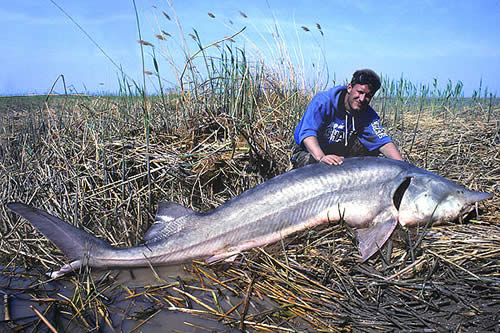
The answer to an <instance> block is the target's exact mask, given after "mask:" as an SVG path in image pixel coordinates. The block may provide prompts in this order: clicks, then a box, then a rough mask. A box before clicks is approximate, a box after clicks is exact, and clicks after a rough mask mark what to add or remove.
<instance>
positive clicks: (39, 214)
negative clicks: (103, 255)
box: [7, 202, 111, 261]
mask: <svg viewBox="0 0 500 333" xmlns="http://www.w3.org/2000/svg"><path fill="white" fill-rule="evenodd" d="M7 208H8V209H10V210H11V211H13V212H15V213H16V214H18V215H20V216H22V217H24V218H25V219H26V220H28V221H29V222H30V223H31V224H32V225H33V226H34V227H35V228H36V229H38V231H40V232H41V233H42V234H43V235H44V236H45V237H47V238H48V239H49V240H50V241H51V242H52V243H54V245H55V246H57V247H58V248H59V249H60V250H61V251H62V252H63V253H64V254H65V255H66V257H68V259H69V260H70V261H80V260H81V259H82V258H84V257H85V256H92V253H93V252H94V251H99V250H104V249H109V248H111V245H110V244H109V243H107V242H105V241H103V240H102V239H99V238H97V237H94V236H92V235H91V234H89V233H87V232H85V231H83V230H81V229H78V228H76V227H74V226H72V225H71V224H69V223H66V222H64V221H63V220H61V219H59V218H57V217H55V216H52V215H50V214H49V213H47V212H45V211H43V210H40V209H37V208H34V207H31V206H29V205H26V204H23V203H19V202H11V203H8V204H7Z"/></svg>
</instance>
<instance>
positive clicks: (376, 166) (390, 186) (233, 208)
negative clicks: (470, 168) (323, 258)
mask: <svg viewBox="0 0 500 333" xmlns="http://www.w3.org/2000/svg"><path fill="white" fill-rule="evenodd" d="M492 196H493V195H492V194H490V193H484V192H476V191H471V190H467V189H465V188H464V187H462V186H459V185H457V184H455V183H453V182H451V181H449V180H447V179H445V178H443V177H441V176H438V175H437V174H435V173H432V172H430V171H426V170H423V169H421V168H418V167H416V166H414V165H412V164H410V163H407V162H402V161H396V160H392V159H387V158H379V157H354V158H346V159H344V163H343V164H342V165H340V166H330V165H326V164H324V163H318V164H313V165H308V166H305V167H303V168H300V169H296V170H292V171H289V172H287V173H284V174H281V175H279V176H276V177H274V178H271V179H270V180H268V181H266V182H264V183H262V184H260V185H257V186H255V187H254V188H251V189H249V190H247V191H245V192H243V193H242V194H240V195H238V196H236V197H234V198H233V199H231V200H229V201H227V202H226V203H225V204H223V205H221V206H219V207H217V208H215V209H213V210H210V211H208V212H203V213H199V212H195V211H193V210H191V209H188V208H185V207H183V206H181V205H179V204H176V203H173V202H160V203H159V206H158V211H157V215H156V218H155V222H154V224H153V225H152V227H151V228H150V229H149V230H148V231H147V232H146V234H145V236H144V239H143V241H142V242H141V244H139V245H138V246H134V247H127V248H115V247H112V246H111V245H110V244H109V243H107V242H106V241H104V240H102V239H99V238H97V237H94V236H92V235H90V234H89V233H87V232H85V231H83V230H80V229H78V228H76V227H74V226H72V225H71V224H68V223H66V222H64V221H62V220H61V219H59V218H57V217H55V216H52V215H50V214H48V213H47V212H44V211H42V210H40V209H37V208H34V207H31V206H28V205H25V204H23V203H15V202H14V203H8V204H7V207H8V208H9V209H10V210H12V211H13V212H15V213H17V214H19V215H20V216H22V217H24V218H25V219H27V220H28V221H29V222H30V223H31V224H32V225H33V226H34V227H35V228H36V229H38V230H39V231H40V232H41V233H42V234H43V235H45V236H46V237H47V238H48V239H49V240H50V241H52V242H53V243H54V244H55V245H56V246H57V247H58V248H59V249H60V250H61V251H62V252H63V253H64V254H65V255H66V256H67V258H68V259H69V263H68V264H66V265H64V266H63V267H61V269H60V270H58V271H57V272H54V273H52V276H53V277H58V276H61V275H64V274H66V273H68V272H71V271H74V270H77V269H79V268H80V267H83V266H85V265H87V266H90V267H100V268H108V267H109V268H111V267H134V266H148V265H168V264H177V263H184V262H189V261H191V260H193V259H205V260H206V261H207V262H213V261H216V260H221V259H227V258H230V257H234V256H235V255H237V254H239V253H240V252H242V251H245V250H248V249H251V248H254V247H259V246H264V245H266V244H269V243H272V242H276V241H278V240H280V239H282V238H284V237H287V236H288V235H290V234H293V233H296V232H299V231H301V230H304V229H307V228H310V227H313V226H316V225H319V224H322V223H327V222H335V221H340V220H341V219H342V220H343V221H344V222H345V223H346V224H348V225H349V226H350V227H352V228H354V229H355V230H356V237H357V240H358V246H359V250H360V252H361V259H362V260H363V261H365V260H367V259H368V258H370V257H371V256H372V255H373V254H374V253H376V252H377V251H378V249H379V248H381V247H382V246H383V245H384V243H385V242H386V241H387V240H388V239H389V237H390V236H391V234H392V232H393V231H394V229H395V228H396V226H397V224H398V223H399V224H400V225H402V226H416V225H423V224H426V223H430V222H432V223H433V224H434V225H435V224H441V223H444V222H446V221H453V220H455V219H457V218H459V217H461V216H463V215H465V214H467V213H468V212H470V211H472V209H473V208H474V206H475V203H477V202H479V201H482V200H486V199H488V198H491V197H492Z"/></svg>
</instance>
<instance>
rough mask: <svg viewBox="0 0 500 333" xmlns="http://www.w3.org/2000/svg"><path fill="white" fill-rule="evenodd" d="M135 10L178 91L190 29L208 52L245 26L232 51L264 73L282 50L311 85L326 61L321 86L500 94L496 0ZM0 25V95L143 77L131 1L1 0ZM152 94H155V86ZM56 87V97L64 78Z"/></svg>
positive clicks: (153, 1)
mask: <svg viewBox="0 0 500 333" xmlns="http://www.w3.org/2000/svg"><path fill="white" fill-rule="evenodd" d="M135 4H136V8H137V14H138V18H139V22H140V25H139V27H140V32H141V37H142V39H143V40H146V41H148V42H150V43H152V44H153V45H154V52H155V56H156V57H157V59H158V61H159V66H160V72H161V76H162V78H163V80H164V85H165V86H166V87H167V88H176V85H177V79H176V78H177V77H178V75H175V71H176V70H177V71H179V70H182V68H183V67H184V65H185V51H184V50H185V48H187V50H188V52H189V54H193V53H194V52H195V51H196V50H197V49H198V48H197V45H196V42H195V41H194V40H193V39H192V38H191V37H189V36H188V34H194V30H196V32H198V34H199V36H200V39H201V41H202V44H203V45H208V44H211V43H212V42H215V41H218V40H220V39H223V38H224V37H227V36H230V35H232V34H234V33H235V32H237V31H239V30H240V29H242V28H244V27H245V30H244V32H243V33H241V34H239V35H237V36H236V37H235V38H234V40H235V43H234V45H236V46H237V47H239V48H244V49H245V51H246V52H247V53H248V55H249V57H251V58H252V59H254V60H255V59H261V60H262V61H264V62H265V64H266V65H267V66H269V67H270V68H279V59H280V56H279V54H280V51H281V52H285V54H286V55H287V58H289V59H290V62H291V63H293V64H294V72H295V74H296V75H297V76H298V77H299V78H300V79H303V81H304V82H305V83H304V84H307V82H312V81H314V80H315V78H317V75H318V73H319V72H320V69H322V68H324V65H325V64H326V65H327V68H328V73H329V75H328V76H326V75H325V74H324V73H325V72H323V74H322V79H323V80H325V81H327V82H326V84H327V85H328V86H333V85H334V83H336V84H338V83H342V82H345V80H347V79H349V78H350V76H351V75H352V73H353V72H354V71H355V70H356V69H360V68H371V69H373V70H375V71H376V72H377V73H381V74H382V75H383V76H384V77H387V78H389V79H399V78H401V77H404V78H405V79H407V80H409V81H410V82H412V83H413V84H417V85H418V84H421V83H423V84H432V82H434V80H437V81H438V83H439V85H441V86H444V85H446V84H447V82H448V81H449V80H451V82H452V83H453V84H454V85H455V84H456V83H457V82H459V81H460V82H462V83H463V89H464V93H465V95H466V96H470V95H471V94H472V92H473V91H474V90H478V89H479V87H480V82H482V89H483V91H484V88H485V87H487V88H488V91H490V92H493V93H496V94H497V96H498V95H500V24H498V22H500V0H483V1H481V0H479V1H470V0H468V1H464V0H454V1H448V0H441V1H437V0H436V1H434V0H422V1H414V0H412V1H409V0H399V1H395V0H394V1H392V0H387V1H380V0H379V1H372V0H357V1H343V0H321V1H317V0H287V1H283V0H252V1H242V0H232V1H228V0H215V1H201V0H199V1H196V0H136V2H135ZM63 11H64V12H63ZM65 13H66V14H65ZM163 13H166V14H167V15H168V16H169V17H170V20H168V19H167V18H166V16H165V15H164V14H163ZM209 13H210V15H209ZM68 16H69V17H68ZM75 22H76V23H75ZM317 24H319V25H320V27H321V31H320V30H319V29H318V26H317ZM302 27H307V28H308V30H309V31H305V30H304V29H303V28H302ZM0 28H1V29H2V31H3V33H2V34H0V43H1V45H2V52H0V95H16V94H44V93H47V92H48V91H50V89H51V87H52V85H53V84H54V83H55V82H56V79H58V77H60V75H62V76H64V80H65V84H66V87H67V89H68V90H69V91H71V92H75V93H93V94H99V93H117V92H118V90H119V87H120V82H123V81H122V80H121V79H122V78H123V76H122V74H121V73H124V75H126V76H127V78H128V79H129V80H134V81H136V82H142V81H141V80H142V61H141V52H140V45H139V43H138V42H137V40H138V39H139V37H138V30H139V29H138V26H137V22H136V12H135V11H134V2H133V1H132V0H130V1H126V0H100V1H97V0H86V1H74V0H19V1H8V0H0ZM82 29H83V30H84V31H82ZM162 30H163V31H164V32H167V33H168V34H169V35H170V36H166V35H164V36H165V38H166V39H165V40H160V39H158V38H156V37H155V35H157V34H162ZM321 33H322V34H321ZM89 36H90V37H89ZM182 36H184V39H183V38H182ZM277 36H278V38H279V39H278V40H279V41H282V42H283V43H282V44H280V43H278V42H276V40H277V39H276V37H277ZM226 43H228V44H230V42H226ZM96 44H97V45H98V46H96ZM279 45H281V47H279ZM283 45H284V47H283ZM210 50H211V51H210V52H215V53H214V54H217V52H218V51H217V49H216V48H215V47H211V48H210ZM144 52H145V68H146V70H148V71H152V72H153V71H154V66H153V64H152V60H151V59H152V55H153V48H152V47H145V48H144ZM110 59H111V60H110ZM255 61H257V60H255ZM273 66H277V67H273ZM278 71H279V70H278ZM152 79H153V77H152V76H148V81H151V80H152ZM334 79H335V82H334ZM149 85H150V84H149V83H148V84H147V86H148V87H149ZM148 89H150V90H149V91H150V92H151V91H153V93H154V89H155V88H148ZM54 90H55V91H56V92H59V93H61V92H63V91H64V88H63V85H62V83H61V80H59V81H57V82H56V84H55V88H54Z"/></svg>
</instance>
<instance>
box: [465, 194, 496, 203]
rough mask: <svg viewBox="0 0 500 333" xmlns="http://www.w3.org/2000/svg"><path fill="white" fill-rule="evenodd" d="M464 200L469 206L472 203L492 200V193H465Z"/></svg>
mask: <svg viewBox="0 0 500 333" xmlns="http://www.w3.org/2000/svg"><path fill="white" fill-rule="evenodd" d="M465 198H466V200H467V202H468V203H469V204H474V203H476V202H479V201H483V200H487V199H491V198H493V193H488V192H477V191H467V192H466V193H465Z"/></svg>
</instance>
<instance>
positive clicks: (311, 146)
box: [303, 136, 344, 165]
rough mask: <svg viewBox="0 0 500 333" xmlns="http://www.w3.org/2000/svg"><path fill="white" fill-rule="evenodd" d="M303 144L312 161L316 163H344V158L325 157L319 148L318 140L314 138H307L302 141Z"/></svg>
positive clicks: (335, 156)
mask: <svg viewBox="0 0 500 333" xmlns="http://www.w3.org/2000/svg"><path fill="white" fill-rule="evenodd" d="M303 143H304V146H306V148H307V150H308V151H309V152H310V153H311V155H312V156H313V157H314V159H316V161H318V162H324V163H326V164H329V165H341V164H342V163H343V162H344V158H343V157H342V156H337V155H325V153H324V152H323V150H322V149H321V147H320V146H319V143H318V139H317V138H316V137H315V136H308V137H307V138H305V139H304V141H303Z"/></svg>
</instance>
